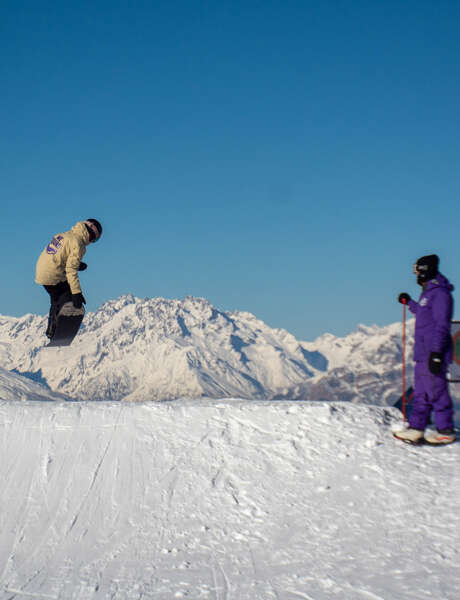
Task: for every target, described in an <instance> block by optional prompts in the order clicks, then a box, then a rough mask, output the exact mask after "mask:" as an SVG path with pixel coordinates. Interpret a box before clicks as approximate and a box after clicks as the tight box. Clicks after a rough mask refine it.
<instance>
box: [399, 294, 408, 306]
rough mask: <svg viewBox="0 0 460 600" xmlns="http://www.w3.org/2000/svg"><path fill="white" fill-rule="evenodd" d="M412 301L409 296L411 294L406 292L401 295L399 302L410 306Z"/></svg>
mask: <svg viewBox="0 0 460 600" xmlns="http://www.w3.org/2000/svg"><path fill="white" fill-rule="evenodd" d="M410 301H411V297H410V296H409V294H406V292H403V293H402V294H399V296H398V302H401V304H409V302H410Z"/></svg>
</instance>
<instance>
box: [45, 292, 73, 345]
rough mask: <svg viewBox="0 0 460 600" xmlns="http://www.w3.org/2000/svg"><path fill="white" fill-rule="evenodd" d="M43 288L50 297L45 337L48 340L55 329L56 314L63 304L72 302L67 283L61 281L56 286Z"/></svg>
mask: <svg viewBox="0 0 460 600" xmlns="http://www.w3.org/2000/svg"><path fill="white" fill-rule="evenodd" d="M43 287H44V288H45V290H46V291H47V292H48V294H49V295H50V300H51V306H50V314H49V317H48V327H47V329H46V335H47V336H48V337H49V338H52V337H53V334H54V330H55V329H56V318H57V314H58V312H59V310H60V308H61V306H62V305H63V304H65V303H66V302H70V301H71V300H72V292H71V291H70V285H69V284H68V282H67V281H61V282H60V283H58V284H57V285H44V286H43Z"/></svg>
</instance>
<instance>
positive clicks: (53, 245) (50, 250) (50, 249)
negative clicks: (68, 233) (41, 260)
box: [46, 235, 64, 254]
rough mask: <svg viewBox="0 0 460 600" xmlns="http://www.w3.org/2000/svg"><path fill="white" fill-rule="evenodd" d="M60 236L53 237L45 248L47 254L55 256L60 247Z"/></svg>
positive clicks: (61, 238)
mask: <svg viewBox="0 0 460 600" xmlns="http://www.w3.org/2000/svg"><path fill="white" fill-rule="evenodd" d="M63 239H64V238H63V237H62V235H55V236H54V238H53V239H52V240H51V242H50V243H49V244H48V246H47V247H46V253H47V254H57V253H58V252H59V249H60V248H61V246H62V240H63Z"/></svg>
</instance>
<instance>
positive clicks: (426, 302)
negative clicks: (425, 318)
mask: <svg viewBox="0 0 460 600" xmlns="http://www.w3.org/2000/svg"><path fill="white" fill-rule="evenodd" d="M427 304H428V298H423V299H422V300H421V301H420V306H426V305H427Z"/></svg>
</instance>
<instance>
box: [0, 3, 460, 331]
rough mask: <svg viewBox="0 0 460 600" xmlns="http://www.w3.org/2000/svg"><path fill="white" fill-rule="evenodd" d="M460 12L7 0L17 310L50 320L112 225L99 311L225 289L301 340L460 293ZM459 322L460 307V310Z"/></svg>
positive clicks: (7, 127) (2, 191)
mask: <svg viewBox="0 0 460 600" xmlns="http://www.w3.org/2000/svg"><path fill="white" fill-rule="evenodd" d="M459 31H460V3H459V2H455V1H453V0H452V1H442V2H439V1H432V2H427V1H423V0H422V1H420V0H417V1H410V0H409V1H406V2H400V1H386V2H377V1H370V0H369V1H359V0H355V1H353V2H346V1H345V0H336V1H331V2H308V1H303V2H302V1H292V0H279V1H274V0H263V1H257V2H256V1H252V0H245V1H244V2H243V1H241V2H240V1H237V0H233V1H231V2H230V1H226V0H219V1H215V2H214V1H200V0H196V1H194V2H192V1H185V0H183V1H175V0H169V1H167V2H163V1H161V0H160V1H155V2H152V1H149V2H147V1H140V2H128V1H123V0H122V1H113V0H111V1H110V2H109V1H107V2H105V1H98V0H94V1H91V2H88V1H84V0H79V1H78V2H76V1H73V0H69V1H67V2H61V3H58V2H54V1H53V2H42V1H37V2H23V1H22V0H14V1H6V2H2V4H1V8H0V90H1V92H0V105H1V112H0V131H1V135H0V157H1V158H0V161H1V162H0V179H1V185H0V203H1V210H0V215H1V221H2V235H1V241H0V244H1V247H0V249H1V257H2V260H1V263H0V276H1V282H2V293H1V295H0V313H1V314H9V315H22V314H24V313H29V312H32V313H42V314H44V313H45V312H46V311H47V304H48V300H47V296H46V293H45V292H44V291H43V290H42V289H41V288H40V287H39V286H38V285H36V284H35V283H34V269H35V262H36V259H37V257H38V255H39V253H40V252H41V250H42V248H43V247H44V246H45V245H46V244H47V242H48V241H49V239H50V238H51V236H52V235H53V234H54V233H56V232H59V231H62V230H66V229H69V228H70V227H71V226H72V225H73V224H74V223H75V222H76V221H78V220H81V219H84V218H87V217H95V218H97V219H100V221H101V222H102V223H103V225H104V229H105V232H104V236H103V239H102V240H101V241H100V242H99V243H98V244H96V245H94V246H90V247H89V248H88V252H87V255H86V257H87V262H88V264H89V269H88V271H86V272H85V273H82V275H81V280H82V283H83V287H84V293H85V295H86V297H87V300H88V308H89V309H91V310H94V309H96V308H97V307H98V306H100V305H101V304H102V303H103V302H104V301H105V300H106V299H111V298H115V297H117V296H119V295H120V294H124V293H133V294H134V295H137V296H140V297H145V296H148V297H156V296H164V297H167V298H183V297H184V296H186V295H188V294H190V295H194V296H202V297H206V298H208V299H209V300H210V301H211V302H213V303H214V304H215V305H216V306H218V307H219V308H222V309H238V310H248V311H250V312H253V313H254V314H255V315H256V316H258V317H259V318H261V319H263V320H264V321H266V322H267V323H268V324H269V325H271V326H276V327H284V328H286V329H287V330H289V331H291V332H292V333H293V334H294V335H296V336H297V337H298V338H300V339H306V340H312V339H314V338H315V337H316V336H317V335H319V334H321V333H323V332H326V331H330V332H332V333H335V334H337V335H342V334H345V333H347V332H349V331H351V330H353V329H354V328H355V327H356V325H357V324H359V323H365V324H373V323H377V324H382V325H383V324H386V323H391V322H394V321H396V320H399V319H400V316H401V306H400V305H399V304H397V302H395V296H396V295H397V294H398V292H400V291H403V290H405V291H408V292H409V293H411V294H413V295H416V294H418V292H419V288H417V286H416V284H415V282H414V277H413V275H412V272H411V271H412V263H413V262H414V260H415V259H416V258H417V257H419V256H420V255H423V254H428V253H432V252H437V253H439V254H440V256H441V270H442V271H443V272H444V273H445V274H446V275H447V276H448V277H450V278H451V280H452V281H453V283H454V284H455V283H457V286H460V260H459V256H460V194H459V192H460V168H459V167H460V131H459V129H460V127H459V123H460V117H459V106H460V67H459V65H460V35H459ZM457 315H458V311H457Z"/></svg>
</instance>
